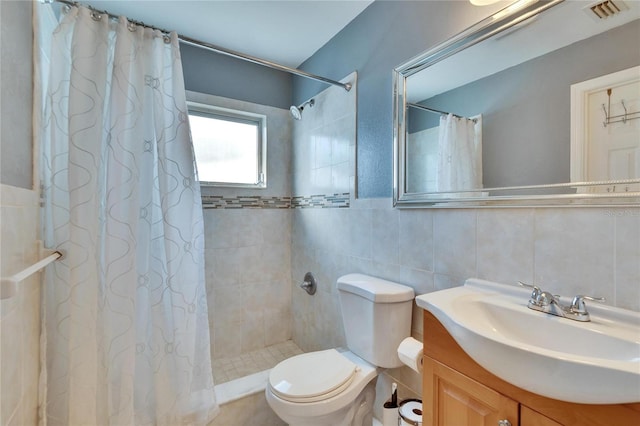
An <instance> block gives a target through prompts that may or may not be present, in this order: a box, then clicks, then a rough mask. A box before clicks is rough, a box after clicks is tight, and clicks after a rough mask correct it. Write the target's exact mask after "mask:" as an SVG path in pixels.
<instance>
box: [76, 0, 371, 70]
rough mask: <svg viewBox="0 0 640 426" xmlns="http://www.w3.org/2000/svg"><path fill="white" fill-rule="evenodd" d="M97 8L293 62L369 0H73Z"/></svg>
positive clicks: (301, 59) (332, 33)
mask: <svg viewBox="0 0 640 426" xmlns="http://www.w3.org/2000/svg"><path fill="white" fill-rule="evenodd" d="M79 1H80V3H83V4H88V5H91V6H93V7H95V8H97V9H100V10H107V11H108V12H110V13H112V14H116V15H125V16H127V17H129V18H131V19H135V20H137V21H142V22H145V23H147V24H149V25H153V26H155V27H159V28H162V29H166V30H175V31H177V32H178V34H181V35H185V36H187V37H191V38H194V39H197V40H201V41H206V42H208V43H211V44H215V45H218V46H221V47H224V48H227V49H231V50H236V51H238V52H241V53H245V54H248V55H252V56H256V57H258V58H261V59H266V60H269V61H272V62H277V63H279V64H282V65H287V66H290V67H297V66H298V65H300V64H301V63H302V62H304V61H305V60H306V59H307V58H309V57H310V56H312V55H313V54H314V53H315V52H316V51H317V50H318V49H319V48H321V47H322V46H323V45H324V44H325V43H327V42H328V41H329V40H330V39H331V38H332V37H333V36H335V35H336V34H337V33H338V32H339V31H340V30H342V29H343V28H344V27H345V26H346V25H347V24H348V23H349V22H351V21H352V20H353V18H355V17H356V16H357V15H358V14H360V12H362V11H363V10H364V9H365V8H366V7H367V6H369V4H371V3H372V2H373V0H349V1H347V0H333V1H330V0H321V1H318V0H288V1H282V0H261V1H256V0H253V1H250V0H208V1H205V0H200V1H194V0H164V1H163V0H102V1H99V0H86V1H85V0H79Z"/></svg>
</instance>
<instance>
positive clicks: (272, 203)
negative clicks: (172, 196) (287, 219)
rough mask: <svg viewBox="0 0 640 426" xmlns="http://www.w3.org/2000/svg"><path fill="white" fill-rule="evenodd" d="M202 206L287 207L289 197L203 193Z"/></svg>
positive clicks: (225, 207) (229, 207)
mask: <svg viewBox="0 0 640 426" xmlns="http://www.w3.org/2000/svg"><path fill="white" fill-rule="evenodd" d="M202 208H205V209H288V208H291V197H263V196H260V195H253V196H242V195H240V196H236V197H223V196H221V195H203V196H202Z"/></svg>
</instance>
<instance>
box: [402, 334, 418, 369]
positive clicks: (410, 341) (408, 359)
mask: <svg viewBox="0 0 640 426" xmlns="http://www.w3.org/2000/svg"><path fill="white" fill-rule="evenodd" d="M398 358H400V361H402V363H403V364H404V365H406V366H408V367H410V368H411V369H412V370H414V371H415V372H417V373H422V342H420V341H418V340H416V339H414V338H413V337H407V338H406V339H404V340H403V341H402V342H400V346H398Z"/></svg>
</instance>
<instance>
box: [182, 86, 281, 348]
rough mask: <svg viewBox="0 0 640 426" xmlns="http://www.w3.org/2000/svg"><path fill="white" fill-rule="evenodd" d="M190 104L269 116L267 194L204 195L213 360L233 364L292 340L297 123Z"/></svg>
mask: <svg viewBox="0 0 640 426" xmlns="http://www.w3.org/2000/svg"><path fill="white" fill-rule="evenodd" d="M188 98H189V99H190V100H193V101H195V102H203V103H210V104H212V105H217V106H220V107H224V108H230V109H236V110H242V111H249V112H254V113H258V114H264V115H266V116H267V140H268V149H267V183H268V188H266V189H255V190H251V189H238V188H203V189H202V193H203V203H204V207H205V210H204V228H205V258H206V264H205V274H206V285H207V297H208V299H209V300H208V304H209V323H210V329H211V354H212V358H227V357H233V356H237V355H240V354H241V353H245V352H249V351H254V350H257V349H261V348H263V347H266V346H269V345H273V344H275V343H280V342H283V341H286V340H289V339H290V338H291V273H290V270H291V260H290V259H291V210H290V209H289V206H290V198H291V197H290V196H291V190H290V182H291V176H290V175H291V173H290V168H289V164H290V161H289V157H290V144H291V142H290V141H291V119H290V118H289V111H288V110H283V109H279V108H274V107H269V106H264V105H257V104H252V103H249V102H241V101H237V100H233V99H227V98H223V97H219V96H211V95H205V94H198V93H193V92H188ZM283 200H284V201H283Z"/></svg>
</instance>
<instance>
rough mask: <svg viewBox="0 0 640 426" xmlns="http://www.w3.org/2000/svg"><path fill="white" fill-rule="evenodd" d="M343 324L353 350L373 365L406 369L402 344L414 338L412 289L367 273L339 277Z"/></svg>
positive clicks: (349, 345) (349, 346)
mask: <svg viewBox="0 0 640 426" xmlns="http://www.w3.org/2000/svg"><path fill="white" fill-rule="evenodd" d="M337 286H338V292H339V293H338V294H339V298H340V309H341V311H342V321H343V324H344V332H345V336H346V339H347V346H348V348H349V350H350V351H351V352H353V353H355V354H356V355H358V356H359V357H361V358H363V359H365V360H366V361H368V362H370V363H371V364H373V365H376V366H378V367H384V368H394V367H400V366H402V365H403V364H402V362H401V361H400V359H399V358H398V352H397V349H398V346H399V345H400V342H402V340H404V339H405V338H406V337H409V336H410V335H411V309H412V307H413V298H414V293H413V289H412V288H411V287H407V286H405V285H402V284H398V283H394V282H391V281H387V280H383V279H380V278H376V277H371V276H368V275H363V274H348V275H344V276H342V277H340V278H338V283H337Z"/></svg>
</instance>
